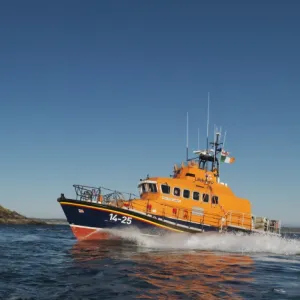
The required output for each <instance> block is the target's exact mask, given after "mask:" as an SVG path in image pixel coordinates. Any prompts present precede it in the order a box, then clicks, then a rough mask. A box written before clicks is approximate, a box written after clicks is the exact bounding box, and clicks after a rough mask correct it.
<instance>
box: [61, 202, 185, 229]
mask: <svg viewBox="0 0 300 300" xmlns="http://www.w3.org/2000/svg"><path fill="white" fill-rule="evenodd" d="M62 208H63V210H64V213H65V215H66V217H67V220H68V222H69V224H71V225H72V224H74V225H80V226H87V227H93V228H103V229H119V228H122V229H125V228H132V227H135V228H138V229H140V230H141V231H143V232H146V233H148V234H162V233H166V232H171V231H174V230H172V228H170V229H167V228H161V227H159V225H155V224H150V223H147V222H146V221H141V220H138V219H136V218H134V217H132V216H127V215H125V212H124V214H123V213H122V212H120V211H116V212H109V211H102V210H100V209H94V208H92V207H91V208H89V207H80V206H74V205H68V204H62ZM108 209H111V208H108ZM126 214H129V212H126ZM178 230H180V229H178Z"/></svg>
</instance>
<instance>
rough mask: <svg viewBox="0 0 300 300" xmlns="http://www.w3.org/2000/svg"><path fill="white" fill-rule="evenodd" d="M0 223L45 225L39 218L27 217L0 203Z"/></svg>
mask: <svg viewBox="0 0 300 300" xmlns="http://www.w3.org/2000/svg"><path fill="white" fill-rule="evenodd" d="M0 224H24V225H25V224H31V225H46V224H47V223H46V222H44V221H43V220H41V219H33V218H27V217H25V216H23V215H21V214H19V213H17V212H16V211H12V210H9V209H7V208H5V207H3V206H1V205H0Z"/></svg>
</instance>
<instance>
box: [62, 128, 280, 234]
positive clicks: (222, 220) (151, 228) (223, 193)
mask: <svg viewBox="0 0 300 300" xmlns="http://www.w3.org/2000/svg"><path fill="white" fill-rule="evenodd" d="M219 140H220V133H218V132H216V133H215V138H214V142H212V143H210V144H211V149H208V147H207V149H206V150H199V151H194V154H195V158H193V159H187V160H186V161H185V162H183V163H182V164H181V165H175V166H174V169H173V175H172V176H170V177H150V176H147V177H146V178H144V179H140V181H139V183H138V191H139V195H135V194H130V193H123V192H118V191H115V190H110V189H107V188H104V187H90V186H84V185H78V184H75V185H74V188H75V194H76V197H74V198H73V199H72V198H66V197H65V195H64V194H61V196H60V197H59V198H58V199H57V201H58V202H59V203H60V205H61V207H62V209H63V211H64V214H65V216H66V218H67V221H68V223H69V224H70V227H71V229H72V231H73V233H74V235H75V237H76V238H77V239H78V240H85V239H103V238H105V239H106V238H109V237H112V232H115V230H117V231H124V230H128V229H129V228H137V229H138V231H139V232H140V233H141V234H146V235H162V234H165V233H168V232H177V233H183V232H187V233H205V232H216V233H224V232H244V233H264V234H265V233H268V234H271V235H280V228H281V225H280V221H279V220H272V219H269V218H267V217H264V216H255V215H253V214H252V208H251V202H250V201H249V200H248V199H245V198H240V197H238V196H236V195H235V194H234V192H233V191H232V189H231V188H230V187H229V185H228V184H226V183H223V182H221V180H220V164H221V163H229V164H231V163H233V162H234V161H235V159H234V158H233V157H230V155H229V153H228V152H226V151H225V150H224V149H223V148H222V143H221V142H220V141H219Z"/></svg>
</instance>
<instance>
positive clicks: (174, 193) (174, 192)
mask: <svg viewBox="0 0 300 300" xmlns="http://www.w3.org/2000/svg"><path fill="white" fill-rule="evenodd" d="M175 189H178V190H179V195H175ZM173 196H175V197H180V196H181V188H179V187H177V186H175V187H174V188H173Z"/></svg>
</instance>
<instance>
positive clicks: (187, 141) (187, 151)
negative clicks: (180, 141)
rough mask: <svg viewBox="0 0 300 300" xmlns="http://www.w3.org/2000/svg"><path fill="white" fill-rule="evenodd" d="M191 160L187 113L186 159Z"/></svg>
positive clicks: (187, 116) (187, 114)
mask: <svg viewBox="0 0 300 300" xmlns="http://www.w3.org/2000/svg"><path fill="white" fill-rule="evenodd" d="M188 160H189V113H188V112H187V113H186V161H188Z"/></svg>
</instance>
